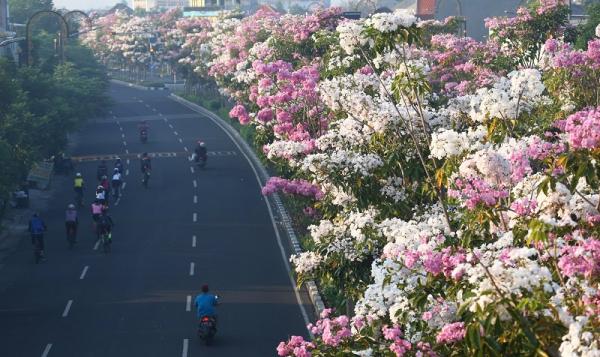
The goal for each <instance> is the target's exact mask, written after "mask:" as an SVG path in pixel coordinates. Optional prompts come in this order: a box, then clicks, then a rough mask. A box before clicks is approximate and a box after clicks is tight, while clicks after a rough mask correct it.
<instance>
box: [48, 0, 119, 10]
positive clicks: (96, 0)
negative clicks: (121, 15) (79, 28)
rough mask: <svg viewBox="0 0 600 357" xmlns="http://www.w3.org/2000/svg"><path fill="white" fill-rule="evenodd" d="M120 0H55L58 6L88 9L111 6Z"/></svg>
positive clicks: (55, 4)
mask: <svg viewBox="0 0 600 357" xmlns="http://www.w3.org/2000/svg"><path fill="white" fill-rule="evenodd" d="M119 2H121V1H119V0H54V6H56V7H57V8H62V7H66V8H67V9H71V10H74V9H77V10H88V9H101V8H105V7H111V6H113V5H114V4H116V3H119Z"/></svg>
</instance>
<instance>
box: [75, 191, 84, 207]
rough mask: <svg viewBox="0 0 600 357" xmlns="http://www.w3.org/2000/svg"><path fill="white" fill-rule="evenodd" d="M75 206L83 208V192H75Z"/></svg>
mask: <svg viewBox="0 0 600 357" xmlns="http://www.w3.org/2000/svg"><path fill="white" fill-rule="evenodd" d="M75 204H76V205H77V206H78V207H83V192H81V191H75Z"/></svg>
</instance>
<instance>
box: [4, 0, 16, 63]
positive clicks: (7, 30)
mask: <svg viewBox="0 0 600 357" xmlns="http://www.w3.org/2000/svg"><path fill="white" fill-rule="evenodd" d="M16 35H17V34H16V33H15V32H14V31H13V28H12V25H11V24H10V14H9V11H8V0H0V57H5V56H6V57H11V58H12V59H13V60H15V61H16V60H17V56H18V52H17V48H18V47H17V43H16V42H11V39H14V38H15V36H16Z"/></svg>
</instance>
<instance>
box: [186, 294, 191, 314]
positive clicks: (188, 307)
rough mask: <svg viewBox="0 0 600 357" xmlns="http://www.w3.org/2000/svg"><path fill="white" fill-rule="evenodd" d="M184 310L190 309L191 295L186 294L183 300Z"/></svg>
mask: <svg viewBox="0 0 600 357" xmlns="http://www.w3.org/2000/svg"><path fill="white" fill-rule="evenodd" d="M185 311H192V295H188V296H187V299H186V302H185Z"/></svg>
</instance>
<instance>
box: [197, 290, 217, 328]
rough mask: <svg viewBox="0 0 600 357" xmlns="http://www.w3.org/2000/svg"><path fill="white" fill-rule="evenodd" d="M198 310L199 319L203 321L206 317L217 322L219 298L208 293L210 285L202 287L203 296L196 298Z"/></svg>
mask: <svg viewBox="0 0 600 357" xmlns="http://www.w3.org/2000/svg"><path fill="white" fill-rule="evenodd" d="M194 304H195V305H196V310H197V311H198V318H199V319H201V318H202V317H204V316H209V317H212V318H214V319H215V320H216V318H217V310H216V309H215V306H216V305H217V297H216V296H215V295H213V294H211V293H209V292H208V285H203V286H202V294H200V295H198V296H196V301H195V302H194Z"/></svg>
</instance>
